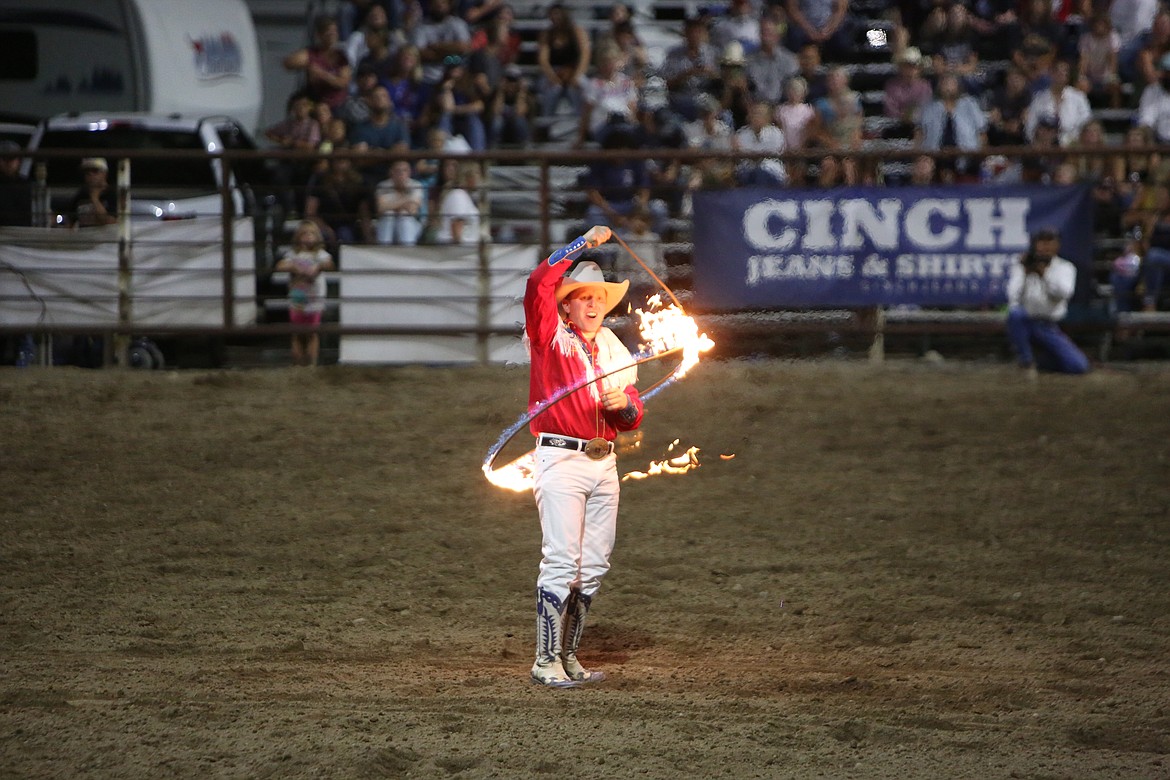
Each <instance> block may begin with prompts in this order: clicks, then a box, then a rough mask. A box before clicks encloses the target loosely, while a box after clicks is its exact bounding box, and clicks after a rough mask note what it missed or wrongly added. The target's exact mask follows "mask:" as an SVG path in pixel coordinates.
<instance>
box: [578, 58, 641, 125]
mask: <svg viewBox="0 0 1170 780" xmlns="http://www.w3.org/2000/svg"><path fill="white" fill-rule="evenodd" d="M621 59H622V55H621V51H620V50H619V49H618V48H617V46H614V45H612V44H606V45H604V46H602V47H601V48H599V49H598V50H597V72H596V74H595V75H594V76H592V77H591V78H589V79H586V80H585V85H584V87H583V88H582V90H581V98H582V100H581V102H582V106H581V125H580V128H579V129H578V132H577V145H578V146H580V145H582V144H584V143H585V142H586V141H595V142H598V143H600V142H601V141H602V140H604V138H605V133H606V131H607V130H608V129H609V128H612V127H614V126H616V125H632V124H634V123H635V122H636V121H637V113H638V88H637V87H636V86H634V82H633V80H632V79H631V78H630V77H629V76H627V75H626V74H625V73H624V72H622V71H621V70H619V67H618V66H619V65H620V64H621Z"/></svg>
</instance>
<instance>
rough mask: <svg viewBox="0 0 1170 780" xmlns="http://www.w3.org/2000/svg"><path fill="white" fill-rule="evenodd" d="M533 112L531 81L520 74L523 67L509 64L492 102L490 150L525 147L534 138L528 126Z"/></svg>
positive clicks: (489, 133)
mask: <svg viewBox="0 0 1170 780" xmlns="http://www.w3.org/2000/svg"><path fill="white" fill-rule="evenodd" d="M531 112H532V96H531V94H530V93H529V91H528V81H527V80H526V79H525V78H524V75H523V74H522V73H521V72H520V66H518V65H509V66H508V67H507V69H506V70H505V71H504V80H503V81H502V82H501V84H500V88H499V89H498V90H496V94H495V96H494V98H493V100H492V106H491V112H490V117H491V129H490V131H489V132H488V139H489V144H490V145H491V147H492V148H495V147H498V146H501V145H507V146H524V145H526V144H527V143H528V141H529V139H530V138H531V137H532V127H531V124H530V123H529V116H530V115H531Z"/></svg>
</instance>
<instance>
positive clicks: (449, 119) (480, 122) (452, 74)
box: [423, 57, 487, 152]
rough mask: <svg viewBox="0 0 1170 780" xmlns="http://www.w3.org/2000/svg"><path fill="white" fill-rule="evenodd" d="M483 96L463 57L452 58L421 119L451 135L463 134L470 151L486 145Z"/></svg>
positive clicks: (483, 147) (479, 150)
mask: <svg viewBox="0 0 1170 780" xmlns="http://www.w3.org/2000/svg"><path fill="white" fill-rule="evenodd" d="M485 108H486V105H485V104H484V101H483V98H481V97H480V95H479V90H478V89H477V88H476V84H475V76H474V75H472V73H471V71H470V70H468V68H467V65H466V64H464V62H463V60H462V58H455V57H452V58H451V62H449V63H448V65H447V67H446V70H445V71H444V73H443V78H442V79H441V80H440V82H439V84H438V85H437V86H436V88H435V91H434V92H433V93H432V96H431V101H430V103H429V104H428V106H427V110H426V112H425V113H424V119H423V121H424V123H425V124H427V125H429V126H432V127H439V128H442V129H443V130H444V131H445V132H446V133H448V134H449V135H452V136H456V135H459V136H462V137H463V139H464V140H465V141H467V144H468V146H470V147H471V149H472V150H473V151H477V152H482V151H483V150H484V149H486V148H487V127H486V126H485V125H484V109H485Z"/></svg>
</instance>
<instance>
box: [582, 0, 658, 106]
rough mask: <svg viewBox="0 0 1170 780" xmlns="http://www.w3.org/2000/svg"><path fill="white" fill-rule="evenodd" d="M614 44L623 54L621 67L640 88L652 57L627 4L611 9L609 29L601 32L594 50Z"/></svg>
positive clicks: (616, 4)
mask: <svg viewBox="0 0 1170 780" xmlns="http://www.w3.org/2000/svg"><path fill="white" fill-rule="evenodd" d="M608 44H613V45H614V46H617V47H618V51H620V52H621V53H622V62H621V65H620V68H621V71H622V73H625V74H626V75H627V76H629V77H630V78H631V79H633V81H634V84H636V85H637V86H638V87H639V88H640V87H641V86H642V84H643V83H644V82H645V80H646V75H647V71H648V70H649V67H650V55H649V54H648V53H647V51H646V47H645V45H644V44H643V43H642V39H641V38H640V37H639V36H638V31H637V30H636V29H635V28H634V17H633V14H631V12H630V8H629V6H627V5H626V4H625V3H614V4H613V5H612V6H610V8H609V29H605V30H602V31H600V32H599V33H598V34H597V36H596V40H595V41H594V48H597V47H599V46H603V45H608Z"/></svg>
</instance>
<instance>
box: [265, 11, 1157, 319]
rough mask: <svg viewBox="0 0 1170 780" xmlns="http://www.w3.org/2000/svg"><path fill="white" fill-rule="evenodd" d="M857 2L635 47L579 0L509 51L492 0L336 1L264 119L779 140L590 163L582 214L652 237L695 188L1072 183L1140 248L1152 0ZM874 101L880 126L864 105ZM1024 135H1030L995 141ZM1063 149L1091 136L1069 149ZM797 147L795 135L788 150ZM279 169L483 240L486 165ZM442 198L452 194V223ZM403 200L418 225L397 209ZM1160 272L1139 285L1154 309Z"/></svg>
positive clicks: (634, 142) (582, 140) (509, 31)
mask: <svg viewBox="0 0 1170 780" xmlns="http://www.w3.org/2000/svg"><path fill="white" fill-rule="evenodd" d="M859 5H862V4H852V5H851V4H850V3H848V2H846V0H728V2H726V3H721V4H718V5H712V6H710V7H709V8H710V11H709V12H708V11H707V10H701V11H700V12H699V13H696V14H694V15H692V16H689V17H688V18H685V19H683V20H680V21H679V22H678V24H679V30H678V32H679V33H680V38H679V39H678V40H677V42H676V44H675V45H673V46H671V47H669V48H668V49H667V50H665V51H664V52H662V55H663V56H661V58H660V62H657V63H652V62H651V57H650V55H649V54H648V51H647V47H646V46H645V45H644V43H643V41H642V40H641V38H640V36H639V31H638V20H637V18H636V16H635V14H634V13H632V12H631V8H630V7H628V6H626V5H624V4H623V3H621V2H618V3H616V4H614V5H613V6H611V7H607V8H604V9H602V8H598V9H596V16H595V17H594V18H592V19H591V20H590V23H589V24H582V22H581V20H580V19H579V18H578V17H581V16H583V15H585V14H589V13H592V12H594V9H589V8H586V7H584V6H580V5H576V4H574V5H573V6H568V5H565V4H563V3H561V2H558V1H554V2H552V3H551V4H550V5H548V6H547V7H546V8H545V9H544V11H543V13H544V16H545V26H544V28H543V29H542V30H540V32H539V34H538V35H537V37H536V39H535V58H534V62H528V63H527V64H525V63H522V59H523V58H522V56H521V52H522V49H523V37H522V35H521V33H520V32H519V31H518V30H517V29H516V14H515V12H514V10H513V8H512V7H511V6H509V5H508V4H506V3H505V2H503V0H349V2H346V3H344V4H343V6H342V8H341V11H340V13H339V14H337V15H334V16H323V17H321V18H319V19H316V20H313V25H312V30H313V43H312V44H311V45H310V46H307V47H306V48H304V49H301V50H299V51H296V52H293V53H291V54H289V55H288V57H287V58H286V60H285V66H286V67H287V68H288V69H290V70H296V71H301V72H303V79H302V83H303V85H302V88H301V89H300V90H299V91H298V92H296V93H295V94H294V95H292V96H291V97H290V99H289V114H288V118H287V119H285V120H284V121H282V122H281V123H279V124H278V125H276V126H274V127H273V128H270V129H269V130H268V132H267V137H268V138H269V139H270V140H271V141H272V142H274V143H276V144H279V145H280V146H282V147H285V148H290V149H291V148H295V149H309V148H318V149H331V150H342V149H347V148H348V149H351V150H361V149H388V150H402V149H412V150H434V152H435V153H436V155H442V154H449V153H452V152H457V151H460V150H475V151H479V150H484V149H496V148H508V147H513V148H514V147H521V148H523V147H526V146H528V145H530V144H532V143H533V142H534V141H539V140H541V139H542V138H543V134H544V133H546V132H547V130H548V128H549V127H550V126H551V125H552V124H553V122H554V120H557V119H558V118H560V119H564V118H571V119H572V121H573V122H574V123H575V128H576V132H575V133H574V134H573V135H572V137H571V138H570V139H569V141H568V143H569V145H572V146H575V147H577V148H602V149H643V150H645V149H651V150H652V149H662V148H667V149H671V148H702V149H709V150H744V151H750V152H764V153H775V154H776V157H761V156H759V155H756V156H755V157H754V158H753V159H751V160H744V161H742V162H741V163H740V164H738V165H729V164H727V163H726V162H720V161H708V162H702V163H697V164H694V165H679V164H677V163H675V162H671V161H670V160H669V159H665V160H654V159H645V160H642V159H638V158H631V159H630V160H621V161H613V162H610V161H605V162H596V163H593V164H591V165H590V166H589V171H588V172H587V173H586V174H585V175H584V176H583V178H582V180H581V184H582V189H583V190H584V191H585V192H586V193H587V196H588V206H587V208H588V216H587V218H588V220H589V221H590V222H591V223H596V224H606V225H609V226H610V227H614V228H623V229H627V228H630V227H631V226H633V225H636V226H638V227H639V228H640V229H645V228H647V227H648V228H649V230H650V231H651V232H653V233H659V232H661V231H665V230H667V229H668V224H669V222H668V217H669V216H671V215H675V216H679V215H681V216H685V215H686V214H687V210H688V209H689V207H690V198H689V193H692V192H693V191H694V190H696V189H698V188H705V187H724V186H737V185H769V186H777V185H779V186H826V187H827V186H841V185H860V184H888V185H929V184H940V183H941V184H951V183H956V184H963V183H977V182H1015V181H1022V182H1033V183H1034V182H1042V183H1067V182H1076V181H1087V182H1089V183H1091V184H1092V186H1093V193H1094V200H1095V203H1096V205H1097V216H1098V220H1099V222H1098V226H1099V228H1100V229H1103V230H1104V231H1106V232H1112V233H1114V234H1115V235H1117V236H1122V235H1125V234H1126V233H1125V231H1130V232H1131V233H1132V236H1131V237H1132V241H1131V244H1132V246H1133V247H1135V248H1136V251H1138V252H1140V253H1141V254H1142V255H1143V256H1144V255H1145V254H1148V253H1149V252H1150V250H1151V248H1152V245H1151V244H1150V243H1149V242H1150V240H1151V235H1152V234H1154V233H1156V232H1157V231H1156V230H1155V229H1154V227H1155V225H1157V224H1160V222H1159V219H1160V217H1161V212H1162V211H1163V210H1164V208H1165V207H1164V206H1163V205H1161V204H1163V203H1164V202H1165V201H1170V196H1164V192H1165V179H1166V176H1165V173H1166V171H1165V167H1164V165H1163V160H1162V159H1161V158H1159V157H1158V156H1157V155H1149V154H1141V155H1136V154H1132V153H1130V152H1129V150H1128V148H1129V147H1135V146H1143V145H1147V144H1151V143H1154V142H1157V143H1165V142H1170V10H1167V8H1165V7H1163V6H1162V5H1161V4H1160V3H1158V2H1156V0H1112V1H1110V0H1055V1H1054V0H1021V1H1019V2H1017V0H969V1H960V0H898V1H893V0H891V1H890V2H884V3H883V2H878V1H876V0H871V1H870V2H867V3H865V4H864V10H863V11H858V10H857V6H859ZM883 59H884V61H886V62H889V63H893V64H894V65H895V69H894V71H893V72H892V74H890V75H888V77H886V78H885V80H884V83H881V84H879V85H878V87H877V89H875V88H874V86H873V85H872V84H868V85H866V86H865V87H864V88H860V87H859V86H855V84H854V81H855V77H856V75H857V73H858V69H857V68H856V67H852V64H854V63H858V62H863V61H864V62H875V61H881V60H883ZM522 65H523V67H522ZM871 72H872V71H871ZM875 93H876V94H878V95H880V96H881V99H880V105H879V106H877V107H876V110H871V108H872V103H873V99H874V94H875ZM867 105H868V106H870V108H867ZM1098 109H1128V110H1130V111H1132V112H1133V122H1132V128H1130V130H1129V132H1126V133H1124V138H1119V139H1117V140H1116V141H1115V142H1113V143H1110V138H1111V137H1115V136H1116V134H1107V133H1105V132H1104V130H1103V128H1102V126H1101V124H1100V122H1098V121H1096V120H1095V119H1094V115H1095V111H1097V110H1098ZM874 116H878V117H880V122H870V121H867V120H868V119H870V118H871V117H874ZM899 139H900V140H901V142H902V143H903V148H906V147H909V148H916V149H921V150H922V151H923V152H936V151H937V152H955V154H949V155H941V156H938V157H937V159H932V157H930V156H926V157H923V158H922V159H918V160H913V161H907V162H906V163H905V164H902V165H900V166H899V165H890V166H885V165H879V164H877V163H876V162H875V158H874V157H873V156H866V155H860V154H859V152H861V151H863V150H864V149H865V148H866V144H867V143H870V142H875V141H878V142H880V141H887V142H888V141H891V140H894V141H896V140H899ZM1024 145H1027V146H1029V147H1032V151H1031V154H1029V155H1026V156H1023V157H1021V156H1019V155H1011V156H1006V157H1005V156H1004V155H1001V154H998V153H997V148H998V147H1018V146H1024ZM1079 149H1090V150H1095V151H1097V152H1099V154H1097V155H1095V156H1091V155H1084V156H1076V155H1071V156H1070V155H1068V154H1066V153H1065V152H1067V151H1069V150H1079ZM792 152H800V153H802V154H801V155H800V158H799V159H797V158H794V157H793V156H792V155H791V154H789V155H788V157H787V158H785V159H786V160H787V162H782V156H783V155H785V153H792ZM1058 152H1061V153H1058ZM471 167H474V166H471ZM282 175H283V176H284V179H285V181H287V183H288V184H289V185H291V189H290V191H291V192H294V193H301V194H298V195H297V196H296V199H295V202H291V201H290V202H289V203H287V204H286V206H287V208H289V209H290V210H294V211H299V212H301V213H302V214H303V215H304V216H306V217H309V218H314V219H317V220H318V221H319V222H320V223H321V224H322V225H323V227H324V228H325V229H326V232H327V234H330V235H331V236H332V240H337V241H348V240H358V241H381V242H384V243H386V242H390V243H402V244H411V243H415V242H419V241H423V242H426V241H430V242H442V241H454V242H466V241H467V240H468V236H469V235H471V236H472V238H473V240H474V239H477V238H478V231H479V218H478V214H475V215H472V213H471V211H472V210H474V209H473V207H474V205H475V200H476V199H475V197H474V196H475V193H476V189H475V188H477V187H478V184H477V183H476V184H473V183H472V182H474V181H475V180H476V179H478V178H479V177H480V176H481V175H482V171H475V172H472V171H470V170H469V166H455V167H454V168H452V169H451V170H447V169H446V168H440V167H436V166H435V165H434V164H433V163H432V162H430V161H422V162H420V163H418V164H417V165H415V166H414V167H413V168H410V167H408V168H407V169H405V170H404V169H402V168H401V167H397V168H396V167H395V166H390V165H387V164H385V162H384V161H380V162H379V163H378V164H376V165H361V164H356V165H352V164H347V163H345V162H342V161H341V159H340V158H339V159H338V160H332V161H330V162H329V163H328V164H326V165H324V166H312V165H302V164H299V163H295V162H289V163H287V164H286V165H285V167H284V169H283V171H282ZM420 190H421V193H422V195H421V197H419V195H418V192H419V191H420ZM392 191H393V192H397V193H398V195H397V196H396V197H390V193H391V192H392ZM460 192H461V193H462V194H464V195H468V197H467V198H461V197H458V196H457V195H456V193H460ZM407 193H411V194H410V195H409V197H407ZM376 195H377V196H376ZM404 202H405V203H409V204H410V205H409V206H404V205H403V203H404ZM447 202H451V203H458V208H459V209H460V211H459V212H458V214H456V215H455V216H454V217H453V218H452V219H450V220H449V219H448V215H446V214H445V213H444V210H443V208H444V203H447ZM404 209H407V210H406V211H404ZM404 217H406V218H409V219H411V220H415V221H416V222H417V225H415V226H413V227H411V226H408V227H403V222H402V220H403V219H404ZM415 227H417V229H415ZM469 231H470V232H469ZM1157 240H1161V239H1157ZM1166 243H1167V247H1166V251H1167V252H1168V253H1170V239H1168V240H1167V242H1166ZM1158 281H1159V280H1158V279H1150V280H1148V282H1147V284H1146V285H1145V289H1142V290H1140V292H1141V293H1142V295H1143V296H1144V297H1143V298H1142V300H1141V301H1138V302H1137V303H1136V304H1135V305H1139V304H1140V305H1150V303H1149V299H1150V296H1151V293H1150V289H1149V288H1150V287H1152V286H1153V285H1154V284H1155V283H1156V282H1158ZM1154 297H1155V298H1156V291H1155V292H1154Z"/></svg>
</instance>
